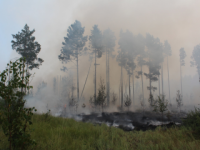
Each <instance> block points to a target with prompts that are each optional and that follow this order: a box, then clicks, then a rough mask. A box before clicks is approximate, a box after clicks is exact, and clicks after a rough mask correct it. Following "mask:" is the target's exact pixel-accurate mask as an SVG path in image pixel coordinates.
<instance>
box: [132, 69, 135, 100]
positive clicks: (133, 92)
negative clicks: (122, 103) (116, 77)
mask: <svg viewBox="0 0 200 150" xmlns="http://www.w3.org/2000/svg"><path fill="white" fill-rule="evenodd" d="M132 76H133V78H132V80H133V102H134V101H135V83H134V71H133V70H132Z"/></svg>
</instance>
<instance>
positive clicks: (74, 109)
mask: <svg viewBox="0 0 200 150" xmlns="http://www.w3.org/2000/svg"><path fill="white" fill-rule="evenodd" d="M69 106H70V107H71V108H72V109H73V111H75V112H77V108H78V102H77V101H76V100H75V99H74V98H73V97H72V98H71V100H70V101H69Z"/></svg>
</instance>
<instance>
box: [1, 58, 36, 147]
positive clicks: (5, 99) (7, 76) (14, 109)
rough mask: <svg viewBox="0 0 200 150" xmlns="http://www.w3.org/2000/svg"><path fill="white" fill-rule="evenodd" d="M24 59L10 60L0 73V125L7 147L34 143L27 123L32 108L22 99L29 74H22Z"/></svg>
mask: <svg viewBox="0 0 200 150" xmlns="http://www.w3.org/2000/svg"><path fill="white" fill-rule="evenodd" d="M24 62H25V59H22V58H21V59H20V60H17V61H16V62H10V63H9V64H8V65H7V66H8V69H6V70H4V71H3V72H2V73H1V74H0V125H1V127H2V129H3V132H4V134H5V135H6V136H7V137H8V141H9V149H10V150H11V149H15V150H18V149H27V148H28V147H29V146H30V145H32V144H36V143H35V141H34V140H32V139H31V138H30V133H29V132H28V131H27V130H29V125H31V124H32V122H31V118H32V115H33V113H32V112H33V111H34V110H35V111H36V109H35V108H34V107H33V108H24V104H25V100H24V99H23V97H24V95H25V91H26V89H28V90H29V89H30V88H32V87H30V86H27V84H28V82H29V76H24V73H25V72H26V70H25V69H24V67H25V63H24Z"/></svg>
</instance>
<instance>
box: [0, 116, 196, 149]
mask: <svg viewBox="0 0 200 150" xmlns="http://www.w3.org/2000/svg"><path fill="white" fill-rule="evenodd" d="M32 119H33V125H32V126H31V128H32V129H33V131H32V133H31V136H32V139H35V140H36V142H37V145H36V146H34V147H31V148H30V149H34V150H132V149H134V150H135V149H136V150H168V149H169V150H177V149H178V150H198V149H200V140H196V139H195V138H194V137H193V135H192V131H191V130H189V129H186V128H184V127H181V128H171V129H167V130H163V129H161V128H157V129H156V130H155V131H145V132H142V131H132V132H124V131H123V130H121V129H118V128H114V127H107V126H106V125H105V124H103V125H101V126H99V125H97V126H94V125H93V124H91V123H83V122H76V121H75V120H73V119H64V118H58V117H52V116H48V118H47V117H46V116H45V115H36V114H35V115H34V116H33V118H32ZM6 147H8V142H7V139H6V137H5V136H4V135H3V131H2V129H1V128H0V149H5V148H6Z"/></svg>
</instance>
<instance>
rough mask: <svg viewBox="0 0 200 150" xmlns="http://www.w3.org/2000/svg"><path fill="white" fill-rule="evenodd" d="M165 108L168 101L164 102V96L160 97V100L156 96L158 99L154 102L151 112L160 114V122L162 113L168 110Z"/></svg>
mask: <svg viewBox="0 0 200 150" xmlns="http://www.w3.org/2000/svg"><path fill="white" fill-rule="evenodd" d="M167 106H168V101H167V100H165V96H164V95H162V98H161V97H160V96H158V99H157V100H155V102H154V105H153V107H154V109H153V111H155V112H160V113H162V120H163V113H164V112H165V111H167V110H168V109H167Z"/></svg>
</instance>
